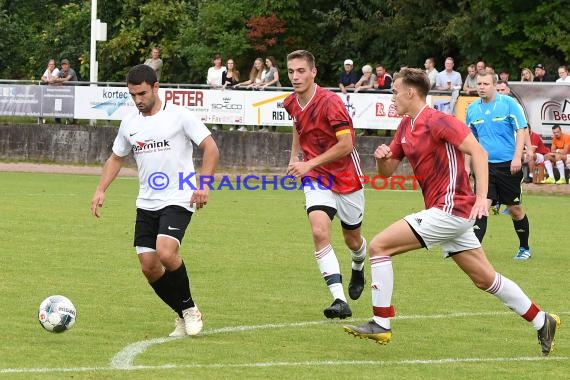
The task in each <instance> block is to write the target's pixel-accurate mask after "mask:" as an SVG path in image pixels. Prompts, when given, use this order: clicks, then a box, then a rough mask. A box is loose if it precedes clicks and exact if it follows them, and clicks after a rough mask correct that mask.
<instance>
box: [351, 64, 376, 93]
mask: <svg viewBox="0 0 570 380" xmlns="http://www.w3.org/2000/svg"><path fill="white" fill-rule="evenodd" d="M375 84H376V75H375V74H372V66H370V65H364V66H362V76H361V77H360V79H359V80H358V82H356V84H355V85H354V92H358V91H362V90H369V89H371V88H374V85H375Z"/></svg>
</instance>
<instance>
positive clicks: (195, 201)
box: [190, 188, 209, 210]
mask: <svg viewBox="0 0 570 380" xmlns="http://www.w3.org/2000/svg"><path fill="white" fill-rule="evenodd" d="M208 194H209V190H208V189H207V188H206V189H198V190H194V192H193V193H192V197H191V198H190V205H191V206H192V205H193V206H194V207H195V208H196V210H199V209H201V208H203V207H204V206H206V205H207V204H208Z"/></svg>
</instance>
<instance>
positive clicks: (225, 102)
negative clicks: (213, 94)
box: [211, 96, 243, 112]
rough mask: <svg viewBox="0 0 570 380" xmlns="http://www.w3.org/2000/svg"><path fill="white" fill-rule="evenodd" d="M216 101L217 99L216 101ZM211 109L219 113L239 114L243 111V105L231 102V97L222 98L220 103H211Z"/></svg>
mask: <svg viewBox="0 0 570 380" xmlns="http://www.w3.org/2000/svg"><path fill="white" fill-rule="evenodd" d="M216 100H218V99H216ZM211 107H212V109H213V110H215V111H219V112H236V111H237V112H241V110H242V109H243V104H240V103H234V102H232V97H231V96H224V97H222V101H221V102H219V101H215V102H212V104H211Z"/></svg>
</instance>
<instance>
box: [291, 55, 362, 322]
mask: <svg viewBox="0 0 570 380" xmlns="http://www.w3.org/2000/svg"><path fill="white" fill-rule="evenodd" d="M287 72H288V74H289V79H290V80H291V84H292V85H293V88H294V90H295V92H294V93H293V94H291V95H289V96H288V97H287V98H286V99H285V102H284V105H285V109H286V110H287V112H289V114H290V115H291V116H292V117H293V123H294V128H293V144H292V148H291V160H290V161H289V166H288V167H287V174H288V175H291V176H294V177H295V178H299V177H300V178H303V184H304V185H305V186H304V191H305V200H306V202H305V207H306V210H307V215H308V218H309V223H310V224H311V231H312V233H313V242H314V245H315V259H316V260H317V264H318V266H319V269H320V271H321V275H322V276H323V278H324V280H325V282H326V284H327V285H328V287H329V290H330V292H331V295H332V298H333V303H332V305H331V306H329V307H327V308H326V309H325V310H324V314H325V316H326V317H327V318H341V319H344V318H347V317H350V316H352V311H351V310H350V307H349V306H348V303H347V302H346V297H345V295H344V290H343V287H342V276H341V272H340V265H339V262H338V259H337V257H336V255H335V252H334V250H333V248H332V246H331V224H332V220H333V218H334V216H335V215H338V217H339V219H340V221H341V225H342V232H343V235H344V241H345V243H346V245H347V246H348V248H349V249H350V253H351V257H352V277H351V279H350V283H349V285H348V294H349V296H350V298H352V299H354V300H355V299H358V298H359V297H360V295H361V293H362V290H363V289H364V268H363V267H364V259H365V258H366V240H364V238H363V237H362V235H361V233H360V226H361V224H362V218H363V216H364V192H363V190H362V185H361V184H360V180H359V177H360V176H361V175H362V172H361V170H360V159H359V157H358V153H357V152H356V149H355V148H354V129H353V127H352V120H351V119H350V116H349V115H348V112H347V111H346V107H345V106H344V104H343V103H342V100H341V99H340V97H339V96H337V95H336V94H334V93H333V92H331V91H328V90H324V89H322V88H321V87H319V86H318V85H317V84H316V83H315V76H316V74H317V69H316V67H315V58H314V57H313V55H312V54H311V53H310V52H308V51H305V50H297V51H294V52H292V53H290V54H289V55H288V56H287ZM301 151H302V153H303V160H302V161H300V160H299V158H298V155H299V153H300V152H301Z"/></svg>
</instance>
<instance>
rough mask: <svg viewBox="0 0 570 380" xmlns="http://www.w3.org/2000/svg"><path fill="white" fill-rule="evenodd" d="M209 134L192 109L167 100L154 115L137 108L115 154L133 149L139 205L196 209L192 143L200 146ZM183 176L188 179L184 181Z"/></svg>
mask: <svg viewBox="0 0 570 380" xmlns="http://www.w3.org/2000/svg"><path fill="white" fill-rule="evenodd" d="M209 135H210V131H209V130H208V128H207V127H206V126H205V125H204V123H202V122H201V121H200V120H198V119H197V118H196V117H195V116H194V115H193V114H192V112H190V111H189V110H188V109H186V108H185V107H182V106H177V105H174V104H165V103H163V108H162V109H161V110H160V111H159V112H157V113H156V114H154V115H152V116H143V115H142V114H140V113H139V112H138V111H137V112H136V113H133V114H131V115H128V116H127V117H125V118H124V119H123V121H122V122H121V126H120V128H119V132H118V133H117V137H116V138H115V142H114V143H113V153H115V154H116V155H117V156H121V157H124V156H127V155H128V154H129V153H130V152H131V151H132V152H133V155H134V158H135V161H136V163H137V167H138V172H139V185H140V188H139V195H138V197H137V202H136V206H137V207H138V208H142V209H145V210H151V211H154V210H159V209H161V208H164V207H166V206H171V205H177V206H182V207H184V208H186V209H187V210H190V211H194V208H193V207H192V206H193V205H191V204H190V198H191V197H192V192H193V188H196V175H195V174H194V175H192V173H195V168H194V162H193V161H192V153H193V146H192V143H194V144H196V145H200V143H201V142H202V141H203V140H204V139H205V138H206V137H208V136H209ZM181 176H182V178H185V181H187V182H185V181H181ZM188 182H190V183H191V184H192V186H190V185H189V184H188Z"/></svg>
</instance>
